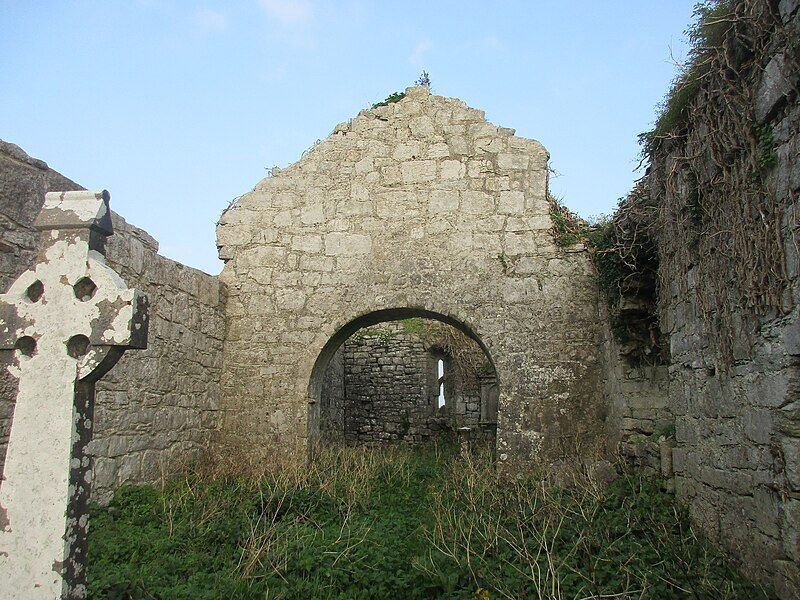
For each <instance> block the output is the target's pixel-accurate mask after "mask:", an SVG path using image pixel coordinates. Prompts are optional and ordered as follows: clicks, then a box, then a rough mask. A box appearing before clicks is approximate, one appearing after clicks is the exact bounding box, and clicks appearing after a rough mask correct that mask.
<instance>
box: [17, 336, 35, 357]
mask: <svg viewBox="0 0 800 600" xmlns="http://www.w3.org/2000/svg"><path fill="white" fill-rule="evenodd" d="M14 349H15V350H18V351H19V353H20V354H24V355H25V356H33V355H34V354H36V340H35V339H33V338H32V337H31V336H29V335H25V336H23V337H21V338H19V339H18V340H17V343H16V344H14Z"/></svg>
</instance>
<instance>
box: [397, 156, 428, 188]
mask: <svg viewBox="0 0 800 600" xmlns="http://www.w3.org/2000/svg"><path fill="white" fill-rule="evenodd" d="M400 172H401V174H402V179H403V183H426V182H430V181H433V180H434V179H436V162H435V161H432V160H411V161H408V162H404V163H402V164H401V165H400Z"/></svg>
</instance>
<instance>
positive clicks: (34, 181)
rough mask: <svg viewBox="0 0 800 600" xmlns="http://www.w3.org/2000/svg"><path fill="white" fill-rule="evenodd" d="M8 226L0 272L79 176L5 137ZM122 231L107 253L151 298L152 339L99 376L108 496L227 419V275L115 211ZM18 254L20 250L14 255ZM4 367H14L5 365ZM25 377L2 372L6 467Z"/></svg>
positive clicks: (97, 470) (103, 489) (185, 453)
mask: <svg viewBox="0 0 800 600" xmlns="http://www.w3.org/2000/svg"><path fill="white" fill-rule="evenodd" d="M0 182H2V186H0V217H2V218H4V219H5V226H4V228H3V229H2V231H0V243H2V244H4V245H3V246H2V248H3V249H4V250H6V249H8V248H11V250H8V254H6V253H4V254H3V255H2V257H3V260H7V262H5V263H2V264H3V265H10V266H8V267H5V266H4V267H3V272H2V273H0V276H2V277H3V278H4V281H6V282H10V281H11V280H12V279H13V278H14V277H16V275H18V274H19V273H21V272H23V271H24V270H25V269H27V268H28V267H29V266H31V263H32V261H33V259H34V255H35V252H34V251H33V250H31V248H35V247H36V244H38V232H36V231H35V230H34V229H33V227H32V224H33V220H34V219H35V217H36V215H37V214H38V212H39V210H40V209H41V206H42V203H43V202H44V194H45V192H46V191H48V190H50V189H52V187H51V186H56V187H58V188H59V189H60V188H63V189H66V190H70V189H81V188H80V186H78V185H77V184H75V183H74V182H71V181H70V180H68V179H66V178H65V177H62V176H61V175H59V174H58V173H56V172H55V171H52V170H51V169H49V168H48V167H47V165H46V164H45V163H43V162H42V161H39V160H36V159H33V158H31V157H29V156H28V155H27V154H25V153H24V152H23V151H22V150H21V149H19V148H18V147H17V146H14V145H13V144H6V143H2V145H0ZM111 216H112V222H113V227H114V235H112V236H111V237H110V238H108V241H107V242H106V262H107V263H108V265H109V266H111V267H112V268H113V269H114V270H115V271H116V272H117V273H119V274H120V275H121V276H122V277H123V278H124V280H125V281H126V283H128V284H129V285H131V286H133V287H136V288H137V289H140V290H142V291H143V292H144V293H146V294H147V296H148V297H149V299H150V302H151V315H152V320H151V323H150V343H149V346H148V349H147V350H145V351H142V352H137V353H130V354H129V355H126V356H124V357H123V358H122V359H121V360H120V362H119V364H118V365H117V366H116V368H115V369H114V370H113V371H112V372H111V373H109V375H108V376H107V377H106V378H104V379H103V380H102V381H101V382H100V383H98V385H97V392H96V406H95V431H94V439H93V441H92V443H91V446H90V450H89V452H90V453H91V454H93V455H94V482H93V487H92V495H93V499H94V500H98V501H104V500H107V499H108V498H109V497H110V494H111V492H112V491H113V489H114V488H115V487H116V486H118V485H119V484H122V483H126V482H141V481H153V480H156V479H158V478H159V477H160V476H161V473H162V469H164V468H168V467H170V466H173V465H175V464H176V463H182V462H185V461H188V460H190V459H191V458H192V457H196V456H198V454H199V453H200V452H202V451H203V450H205V449H206V448H208V446H209V444H210V440H211V438H212V436H213V435H214V432H215V431H217V430H218V428H219V417H218V413H217V401H218V394H219V373H220V367H221V350H222V336H223V333H224V327H223V316H222V309H221V306H222V304H223V303H224V293H223V290H222V286H221V285H220V283H219V280H218V279H217V278H216V277H212V276H210V275H207V274H205V273H202V272H201V271H198V270H196V269H192V268H190V267H186V266H184V265H181V264H179V263H176V262H175V261H172V260H169V259H167V258H164V257H163V256H160V255H158V244H157V242H156V241H155V240H154V239H153V238H152V237H151V236H149V235H148V234H147V233H145V232H144V231H142V230H141V229H137V228H136V227H133V226H132V225H129V224H128V223H126V222H125V220H124V219H122V218H121V217H119V216H118V215H116V214H114V213H113V212H112V215H111ZM12 255H13V258H12ZM3 373H5V371H4V370H3ZM15 396H16V384H15V382H13V381H11V380H9V378H8V377H7V376H4V379H3V380H2V381H0V468H2V463H3V458H4V457H5V446H6V442H7V440H8V431H9V427H10V418H11V413H12V410H13V399H14V397H15Z"/></svg>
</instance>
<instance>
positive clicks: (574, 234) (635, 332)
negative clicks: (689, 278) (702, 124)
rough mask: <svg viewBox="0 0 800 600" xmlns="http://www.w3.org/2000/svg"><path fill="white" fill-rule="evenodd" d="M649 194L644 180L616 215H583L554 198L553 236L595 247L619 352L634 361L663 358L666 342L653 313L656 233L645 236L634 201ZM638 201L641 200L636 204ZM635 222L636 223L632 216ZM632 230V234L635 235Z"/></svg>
mask: <svg viewBox="0 0 800 600" xmlns="http://www.w3.org/2000/svg"><path fill="white" fill-rule="evenodd" d="M644 195H646V188H645V185H644V183H643V182H640V183H639V184H638V185H637V188H636V189H635V190H634V192H632V193H631V195H630V196H629V197H628V198H626V199H623V200H622V201H621V202H620V205H619V207H618V209H617V212H616V214H615V216H614V218H608V217H601V218H600V219H597V220H595V221H594V222H589V221H587V220H585V219H582V218H580V217H579V216H578V215H576V214H575V213H573V212H571V211H570V210H569V209H567V208H566V207H565V206H564V205H563V204H561V203H560V202H559V201H558V200H556V199H554V198H552V197H551V198H550V217H551V220H552V222H553V231H552V233H553V237H554V240H555V242H556V244H558V245H559V246H562V247H568V246H571V245H573V244H577V243H581V244H584V245H585V246H586V248H587V249H588V250H589V251H590V252H591V255H592V259H593V262H594V265H595V268H596V269H597V278H598V284H599V286H600V289H601V291H602V292H603V294H604V296H605V299H606V302H607V305H608V309H609V317H610V321H611V332H612V334H613V336H614V339H615V340H616V341H617V342H618V343H619V344H620V347H621V352H622V354H623V355H624V356H626V357H627V358H628V360H629V361H630V362H631V363H633V364H637V365H638V364H654V363H660V362H663V361H664V360H665V356H664V353H665V351H666V349H665V346H666V345H665V343H664V340H663V336H662V334H661V330H660V328H659V326H658V319H657V317H656V315H655V304H656V281H657V269H658V254H657V252H656V249H655V246H654V244H653V241H652V239H653V238H652V234H651V232H648V233H647V235H641V231H640V229H641V228H640V227H639V226H638V225H639V223H638V219H639V218H640V217H638V216H637V217H635V216H634V215H635V211H634V210H632V209H631V206H632V204H634V203H638V202H639V200H640V197H642V196H644ZM637 206H638V204H637ZM635 218H636V219H637V222H635V223H633V222H632V221H633V220H634V219H635ZM632 232H633V235H632Z"/></svg>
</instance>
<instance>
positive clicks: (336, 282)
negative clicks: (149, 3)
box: [217, 87, 605, 461]
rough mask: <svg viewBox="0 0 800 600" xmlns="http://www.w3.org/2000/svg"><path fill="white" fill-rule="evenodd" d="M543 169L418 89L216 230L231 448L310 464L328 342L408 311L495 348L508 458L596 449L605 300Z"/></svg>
mask: <svg viewBox="0 0 800 600" xmlns="http://www.w3.org/2000/svg"><path fill="white" fill-rule="evenodd" d="M548 158H549V156H548V154H547V151H546V150H545V149H544V147H543V146H542V145H541V144H540V143H539V142H537V141H535V140H530V139H525V138H522V137H518V136H516V135H515V134H514V130H512V129H508V128H504V127H497V126H495V125H493V124H491V123H489V122H487V121H486V120H485V118H484V114H483V113H482V112H481V111H478V110H475V109H472V108H469V107H468V106H467V105H466V104H464V103H463V102H461V101H459V100H455V99H452V98H443V97H441V96H434V95H431V94H430V91H429V90H428V89H427V88H424V87H422V88H419V87H418V88H409V89H408V90H407V91H406V94H405V97H404V98H403V99H402V100H400V101H399V102H396V103H393V104H389V105H386V106H376V107H373V108H371V109H367V110H364V111H362V112H361V113H360V114H359V115H358V116H357V117H356V118H355V119H353V120H351V121H349V122H347V123H342V124H340V125H338V126H337V127H336V128H335V129H334V131H333V133H332V134H331V135H330V136H329V137H328V138H327V139H325V140H323V141H321V142H320V143H318V144H316V145H315V146H314V147H313V148H311V149H310V150H309V151H308V152H307V153H305V154H304V155H303V157H302V158H301V159H300V160H299V161H298V162H296V163H295V164H293V165H290V166H289V167H287V168H285V169H278V170H273V173H272V176H270V177H268V178H266V179H264V180H262V181H261V182H259V183H258V184H257V185H256V186H255V188H254V189H253V190H252V191H251V192H249V193H247V194H245V195H243V196H242V197H241V198H240V199H239V200H238V201H237V202H236V203H234V204H233V205H232V206H231V207H230V208H228V209H227V210H226V211H225V212H224V213H223V215H222V217H221V218H220V221H219V223H218V227H217V245H218V247H219V256H220V258H222V259H223V260H225V267H224V269H223V271H222V273H221V274H220V279H221V281H222V282H223V283H224V284H225V286H226V292H227V296H226V305H225V312H226V327H227V330H226V335H225V339H224V349H223V356H222V375H221V394H220V396H221V400H220V407H219V408H220V411H221V413H222V415H223V422H222V426H221V435H222V436H223V439H225V440H230V441H231V443H232V444H235V445H236V446H237V448H238V449H240V450H241V451H242V452H243V453H244V454H245V457H246V458H248V459H250V460H277V457H278V456H279V455H290V456H291V457H294V458H295V459H297V458H299V457H300V456H305V455H306V454H307V449H308V431H309V428H308V402H309V398H310V397H313V396H314V394H316V393H317V391H316V389H315V387H314V386H315V385H316V383H315V382H316V381H318V379H317V378H318V375H316V374H315V370H317V371H318V370H319V368H320V366H322V365H324V364H325V363H326V361H327V360H328V358H326V357H328V355H329V353H330V351H331V348H335V346H336V345H337V340H338V342H339V343H340V342H341V340H343V339H344V337H345V336H346V335H347V334H348V332H351V330H355V328H357V327H358V325H359V324H366V323H369V322H370V319H376V320H378V321H379V320H381V319H384V318H386V316H387V315H389V314H400V315H402V314H414V313H413V312H412V311H423V312H416V314H425V313H424V311H428V313H435V314H438V315H442V316H444V317H445V319H444V321H445V322H447V321H448V319H449V320H450V321H451V322H452V320H455V321H457V326H458V325H460V326H461V327H464V326H465V327H466V328H468V330H470V331H471V332H473V333H474V334H475V335H476V336H477V337H478V338H479V340H480V342H481V343H482V344H483V346H484V348H486V349H487V350H488V353H489V355H490V356H491V358H492V361H493V363H494V367H495V370H496V372H497V375H498V377H499V378H500V380H501V381H502V390H501V392H502V394H501V398H500V403H501V406H502V411H501V413H500V415H499V419H498V424H497V450H498V458H499V459H500V460H501V461H504V460H509V461H511V460H519V461H525V460H528V459H531V458H537V457H540V456H544V455H546V454H556V453H560V452H561V450H560V448H567V449H570V448H571V449H573V450H574V448H575V446H576V445H575V440H576V438H579V439H581V440H586V439H592V438H593V439H598V435H599V434H600V429H601V427H602V420H603V413H604V411H605V396H604V385H605V383H604V379H603V369H602V364H601V363H602V359H603V356H602V352H601V350H600V348H601V343H602V336H603V331H604V330H603V326H602V321H601V317H600V311H599V308H598V301H599V300H600V295H599V292H598V288H597V284H596V279H595V273H594V270H593V267H592V264H591V261H590V259H589V256H588V254H587V253H586V252H585V249H583V248H582V247H581V246H580V245H577V246H575V247H572V248H562V247H560V246H558V245H556V244H555V242H554V239H553V235H552V228H553V221H552V218H551V216H550V212H551V209H552V205H551V203H550V200H549V198H548V192H547V177H548V166H547V161H548ZM398 307H406V308H398ZM381 311H400V312H395V313H391V312H388V313H384V312H381ZM402 311H409V312H406V313H403V312H402ZM359 319H361V320H359ZM331 340H333V341H331ZM318 364H319V365H320V366H318ZM310 382H311V386H310V387H309V384H310ZM235 449H236V448H234V451H235Z"/></svg>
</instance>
